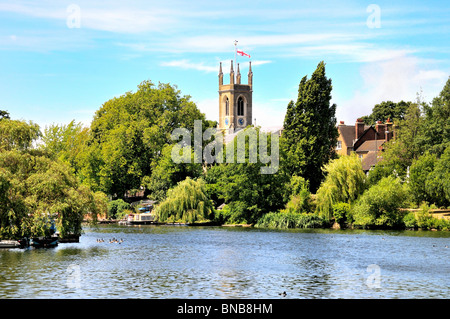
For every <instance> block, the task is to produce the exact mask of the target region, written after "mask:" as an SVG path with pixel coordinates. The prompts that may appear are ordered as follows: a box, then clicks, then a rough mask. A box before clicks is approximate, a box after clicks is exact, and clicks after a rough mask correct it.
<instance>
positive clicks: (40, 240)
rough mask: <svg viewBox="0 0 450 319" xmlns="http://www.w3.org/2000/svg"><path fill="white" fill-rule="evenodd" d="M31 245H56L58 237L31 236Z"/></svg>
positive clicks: (41, 246) (37, 246)
mask: <svg viewBox="0 0 450 319" xmlns="http://www.w3.org/2000/svg"><path fill="white" fill-rule="evenodd" d="M31 246H33V247H36V248H49V247H56V246H58V237H57V236H50V237H33V238H31Z"/></svg>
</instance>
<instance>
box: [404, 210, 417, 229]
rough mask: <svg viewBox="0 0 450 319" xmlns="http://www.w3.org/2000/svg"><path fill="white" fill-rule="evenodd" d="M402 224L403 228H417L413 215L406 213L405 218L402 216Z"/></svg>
mask: <svg viewBox="0 0 450 319" xmlns="http://www.w3.org/2000/svg"><path fill="white" fill-rule="evenodd" d="M403 224H404V225H405V228H408V229H415V228H417V220H416V216H415V214H414V213H408V214H406V215H405V216H403Z"/></svg>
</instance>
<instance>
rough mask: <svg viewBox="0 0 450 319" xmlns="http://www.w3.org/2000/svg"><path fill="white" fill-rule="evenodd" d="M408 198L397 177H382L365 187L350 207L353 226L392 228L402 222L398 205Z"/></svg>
mask: <svg viewBox="0 0 450 319" xmlns="http://www.w3.org/2000/svg"><path fill="white" fill-rule="evenodd" d="M407 200H408V189H407V186H406V184H402V183H401V182H400V180H399V179H398V178H394V177H393V176H388V177H384V178H383V179H381V180H380V181H379V182H378V183H377V184H376V185H374V186H372V187H370V188H369V189H367V190H366V191H365V192H364V193H363V194H362V195H361V196H360V197H359V198H358V200H357V201H356V202H355V204H354V206H353V207H352V208H351V211H352V215H353V219H354V223H353V225H355V226H361V227H363V228H392V227H399V226H400V225H401V224H402V215H401V214H400V210H399V209H400V207H402V205H403V204H404V203H405V202H406V201H407Z"/></svg>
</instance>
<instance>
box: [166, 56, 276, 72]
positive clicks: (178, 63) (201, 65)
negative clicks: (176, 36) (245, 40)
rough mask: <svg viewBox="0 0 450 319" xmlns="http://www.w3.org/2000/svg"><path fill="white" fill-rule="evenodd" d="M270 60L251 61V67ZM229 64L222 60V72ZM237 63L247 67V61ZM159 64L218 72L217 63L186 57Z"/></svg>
mask: <svg viewBox="0 0 450 319" xmlns="http://www.w3.org/2000/svg"><path fill="white" fill-rule="evenodd" d="M270 62H271V61H268V60H256V61H252V67H253V66H258V65H263V64H267V63H270ZM230 64H231V61H223V62H222V68H223V71H224V73H226V72H227V70H229V69H230ZM239 65H240V66H241V68H248V66H249V62H243V63H242V62H239ZM161 66H168V67H176V68H180V69H185V70H197V71H204V72H215V73H218V72H219V67H218V64H216V65H214V66H213V65H205V64H204V63H203V62H197V63H195V62H191V61H189V60H187V59H182V60H173V61H168V62H162V63H161Z"/></svg>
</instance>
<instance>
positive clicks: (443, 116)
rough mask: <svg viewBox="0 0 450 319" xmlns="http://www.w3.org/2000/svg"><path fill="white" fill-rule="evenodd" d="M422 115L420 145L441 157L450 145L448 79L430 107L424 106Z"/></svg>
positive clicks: (449, 94) (449, 84) (449, 92)
mask: <svg viewBox="0 0 450 319" xmlns="http://www.w3.org/2000/svg"><path fill="white" fill-rule="evenodd" d="M424 113H425V119H424V123H423V129H422V131H423V135H422V136H421V139H422V141H421V144H422V145H423V148H424V149H426V150H429V151H430V152H431V153H435V154H437V155H441V154H442V153H443V152H444V150H445V149H446V148H447V147H448V146H449V145H450V121H449V119H450V77H449V79H448V80H447V82H446V84H445V86H444V88H443V89H442V91H441V92H440V94H439V96H437V97H435V98H434V99H433V101H432V103H431V105H428V104H425V105H424Z"/></svg>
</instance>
